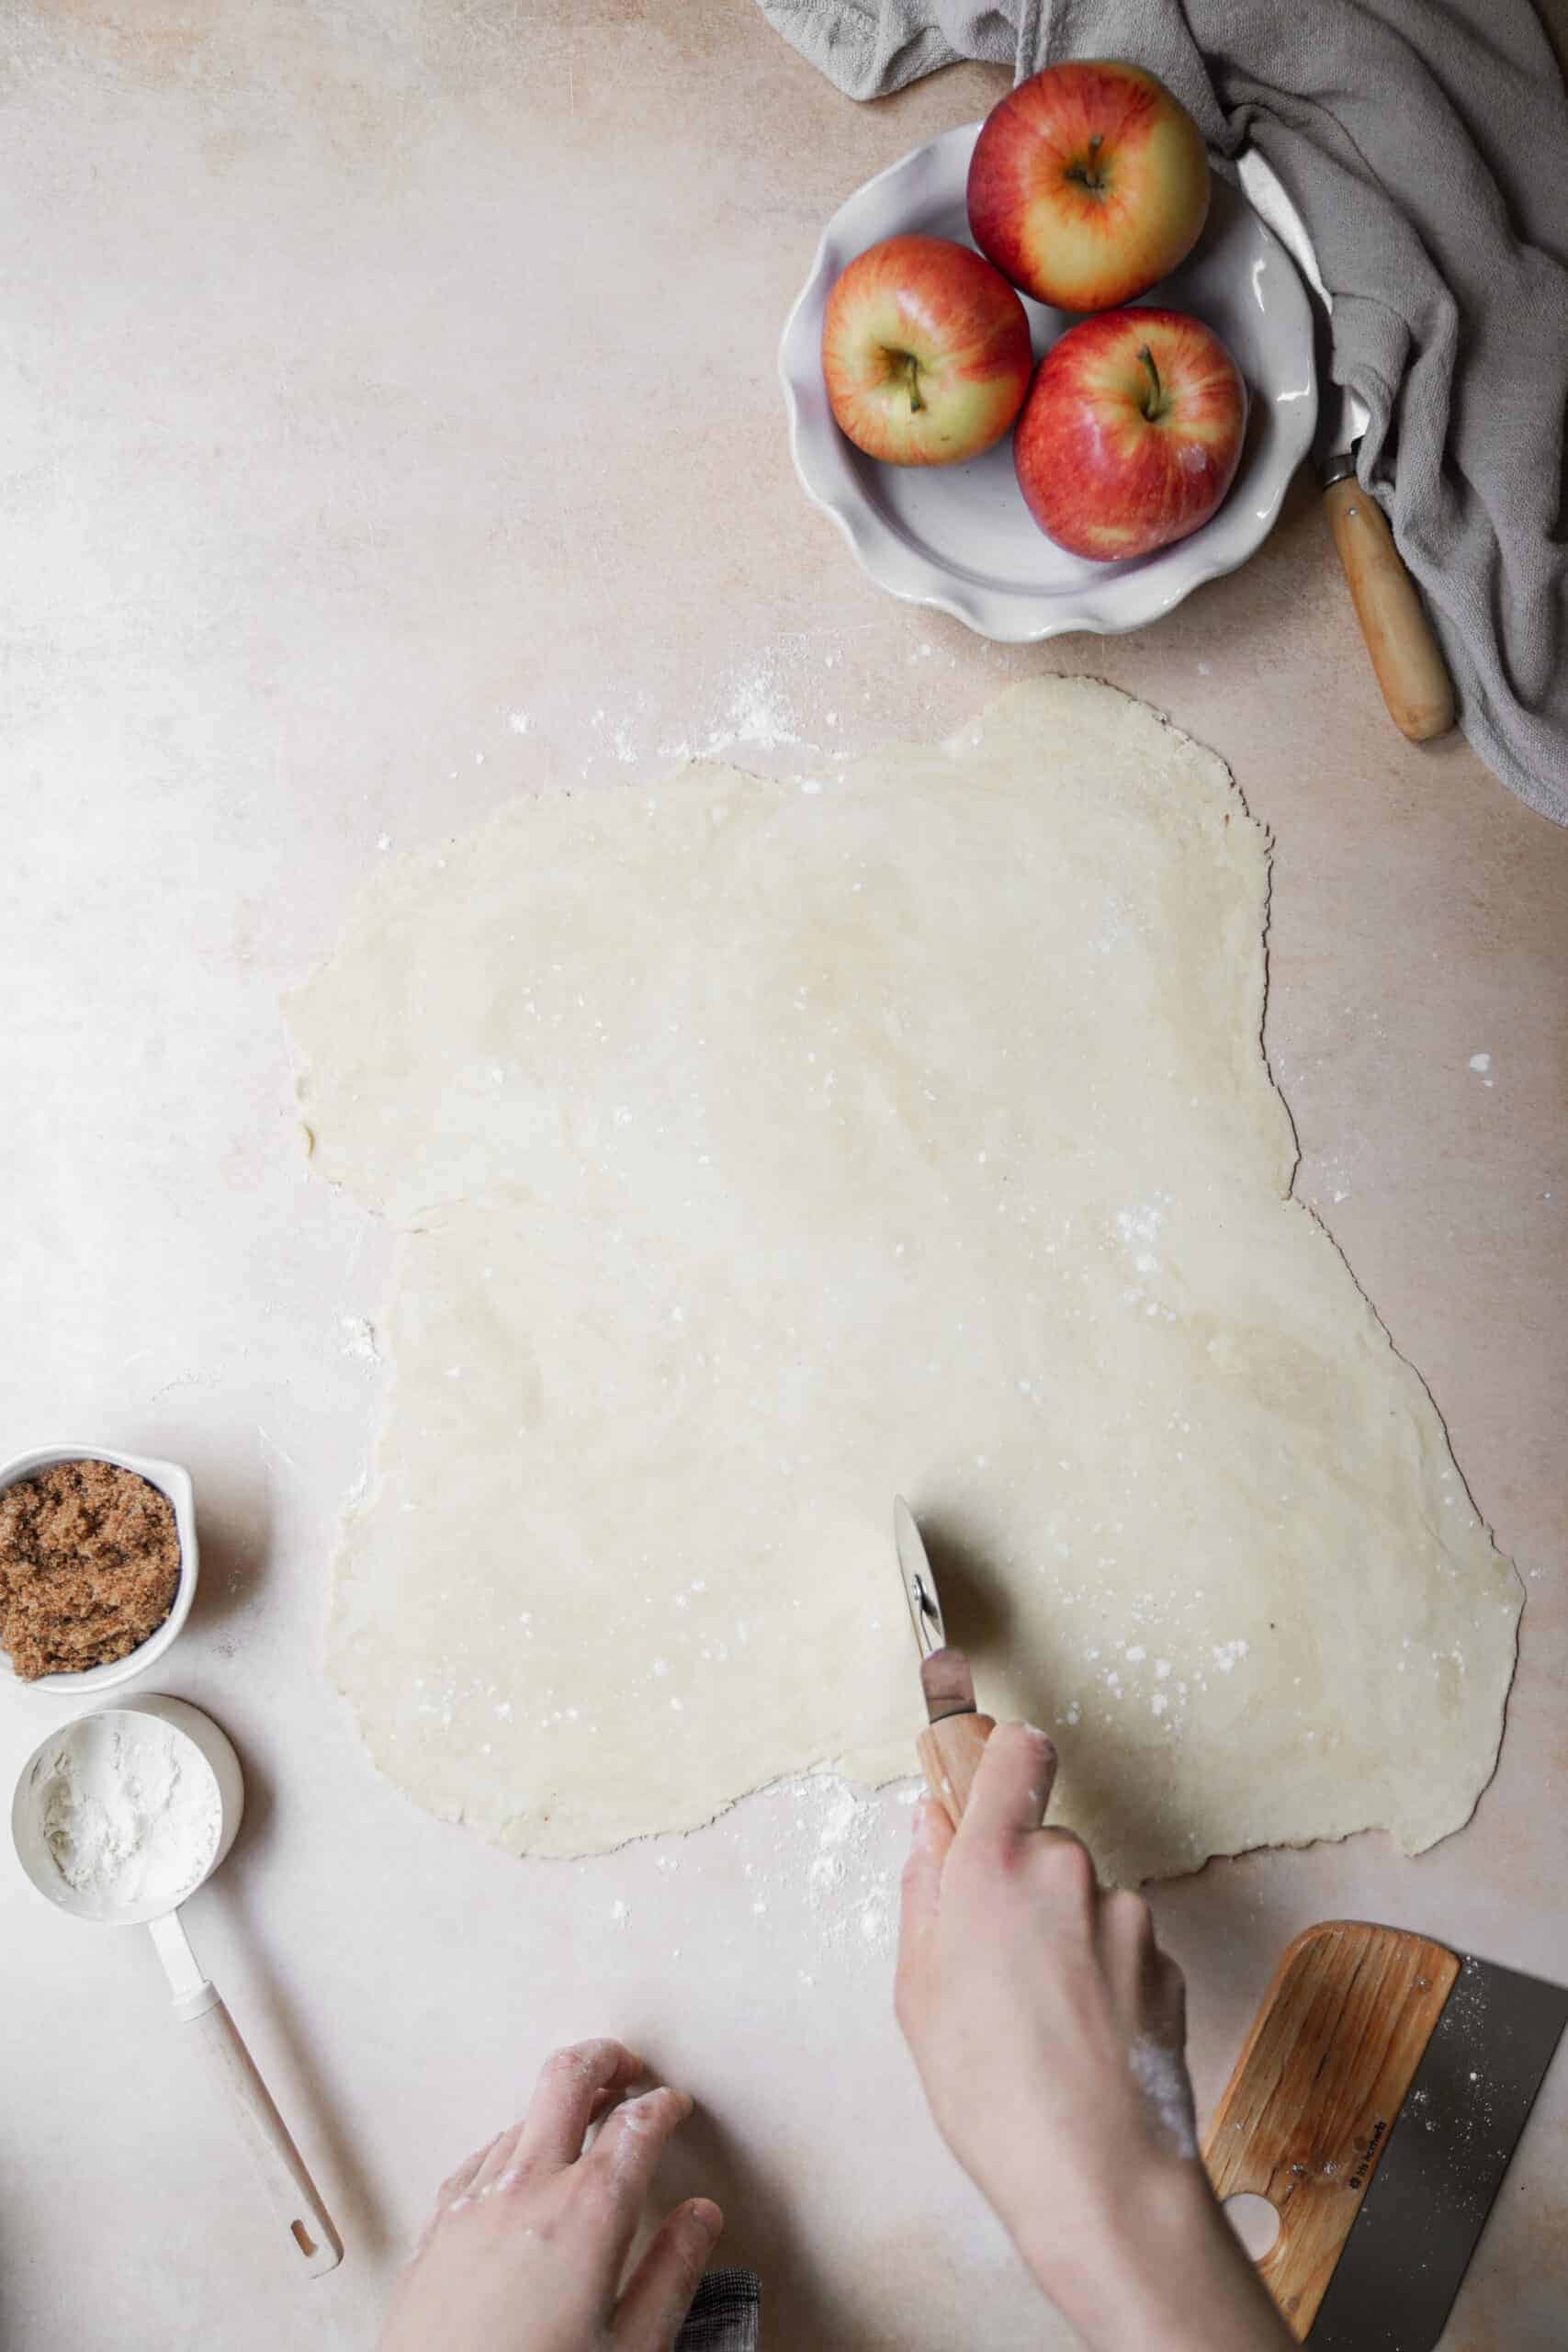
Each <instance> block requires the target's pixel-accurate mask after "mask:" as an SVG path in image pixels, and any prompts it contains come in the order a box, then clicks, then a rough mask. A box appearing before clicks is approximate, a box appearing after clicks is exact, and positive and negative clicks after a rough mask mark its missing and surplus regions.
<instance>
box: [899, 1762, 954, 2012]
mask: <svg viewBox="0 0 1568 2352" xmlns="http://www.w3.org/2000/svg"><path fill="white" fill-rule="evenodd" d="M913 1830H914V1838H913V1843H912V1844H911V1846H910V1848H909V1859H908V1861H907V1862H906V1863H905V1865H904V1880H903V1884H902V1886H901V1888H900V1890H899V1898H898V1973H897V1982H896V1985H895V1992H894V2006H895V2007H896V2008H897V2012H898V2021H899V2023H900V2024H901V2025H902V2026H903V2028H904V2030H905V2031H906V2032H908V2030H909V2023H910V2019H911V2018H912V2017H914V2016H915V2015H916V2013H917V2012H918V2011H919V2009H920V2007H922V2006H923V2002H924V1987H925V1985H926V1983H927V1981H928V1979H929V1977H930V1973H931V1940H932V1937H933V1935H934V1932H935V1928H936V1919H937V1911H938V1909H939V1907H940V1905H941V1901H942V1864H943V1863H944V1862H945V1861H946V1860H947V1855H948V1849H949V1848H950V1847H951V1846H952V1844H953V1829H952V1826H951V1825H950V1823H949V1821H948V1818H947V1815H946V1814H945V1813H944V1812H943V1811H942V1807H941V1805H939V1804H936V1802H935V1801H934V1799H932V1798H931V1797H922V1798H921V1800H920V1803H919V1805H918V1806H917V1807H916V1809H915V1819H914V1824H913Z"/></svg>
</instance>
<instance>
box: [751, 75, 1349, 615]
mask: <svg viewBox="0 0 1568 2352" xmlns="http://www.w3.org/2000/svg"><path fill="white" fill-rule="evenodd" d="M979 128H980V126H979V124H978V123H977V122H970V123H964V124H962V125H961V126H960V127H959V128H958V129H957V130H947V131H943V133H942V137H941V138H940V139H933V140H932V141H931V142H930V144H929V145H928V146H925V147H917V148H916V150H915V152H914V153H913V154H912V155H906V156H905V158H904V160H903V162H902V163H899V164H891V165H890V166H889V168H888V169H887V170H886V171H885V172H882V173H879V174H878V175H877V177H876V178H875V179H874V180H868V181H867V182H866V184H865V186H864V187H863V188H858V189H857V190H856V192H855V194H854V195H853V196H852V197H851V198H850V199H849V201H848V203H846V204H842V205H840V208H839V209H838V211H837V212H835V213H834V215H833V218H832V219H831V220H829V223H828V226H827V228H826V230H825V231H824V232H823V236H822V242H821V243H820V244H819V245H818V248H817V258H816V260H815V262H814V263H813V264H812V268H811V275H810V277H808V278H807V282H806V285H805V287H804V288H803V289H802V291H801V295H800V299H799V300H798V301H797V302H796V303H795V308H794V310H793V311H791V312H790V315H789V320H788V323H787V324H786V325H785V328H784V335H783V337H782V339H781V341H780V345H779V374H780V376H781V377H782V379H783V381H784V401H785V405H786V406H787V408H788V410H789V438H790V449H791V452H792V454H793V456H794V458H795V471H796V472H797V473H798V474H799V476H800V479H801V481H802V483H803V485H804V487H805V489H806V492H807V496H808V497H809V498H811V499H813V500H814V501H815V502H816V503H817V504H818V506H820V507H822V508H823V509H824V511H825V512H826V513H828V514H829V515H831V516H832V517H833V520H834V521H835V522H836V523H837V524H838V526H839V527H840V530H841V531H842V532H843V534H844V537H846V538H847V539H848V540H849V543H850V545H851V547H852V548H853V549H854V551H855V554H856V556H857V557H858V558H859V560H860V561H861V563H862V565H863V567H864V569H865V570H866V571H868V572H869V573H870V574H871V576H872V578H873V579H874V581H876V582H878V583H879V584H880V585H881V586H882V587H884V588H886V589H887V590H888V591H889V592H890V593H891V594H893V595H895V596H901V597H903V598H905V599H906V601H907V602H908V603H910V604H915V605H932V606H934V607H935V609H936V610H937V611H938V612H943V613H951V614H952V615H953V617H954V619H955V620H961V621H964V622H966V623H967V624H968V626H969V627H970V628H972V629H976V630H977V631H978V632H979V634H980V635H981V636H982V637H990V638H996V639H999V640H1001V641H1002V642H1004V643H1008V644H1032V643H1037V642H1038V641H1039V640H1040V639H1043V638H1047V637H1060V636H1061V635H1063V634H1064V632H1065V631H1066V630H1068V629H1092V630H1094V631H1096V632H1097V633H1098V634H1100V635H1104V634H1107V633H1111V632H1114V631H1116V630H1120V629H1127V628H1142V627H1143V626H1144V624H1145V622H1146V621H1152V620H1157V619H1158V618H1159V616H1160V615H1161V614H1162V613H1168V612H1169V611H1170V609H1171V607H1172V605H1179V603H1180V602H1181V599H1182V598H1183V596H1186V595H1190V594H1191V592H1192V590H1193V589H1194V588H1196V587H1197V586H1198V585H1199V584H1200V582H1202V581H1205V580H1214V579H1217V578H1218V577H1219V575H1220V574H1221V573H1222V572H1225V571H1235V568H1236V566H1237V564H1239V563H1245V562H1246V560H1247V557H1248V556H1249V555H1251V554H1252V552H1253V550H1254V548H1258V547H1259V546H1260V545H1261V544H1262V542H1263V540H1264V539H1265V538H1266V537H1268V535H1269V530H1270V528H1271V527H1272V526H1273V522H1274V518H1275V516H1276V515H1278V514H1279V512H1280V502H1281V500H1282V499H1283V497H1284V495H1285V486H1286V484H1287V483H1288V482H1289V481H1290V479H1291V476H1292V473H1293V472H1294V471H1295V469H1296V467H1297V465H1298V464H1299V463H1300V461H1301V459H1302V458H1303V457H1304V456H1305V454H1306V451H1307V447H1308V445H1309V444H1310V442H1311V440H1312V432H1313V425H1314V421H1315V419H1316V414H1317V398H1316V391H1315V388H1314V381H1313V360H1312V315H1311V312H1310V311H1309V309H1308V306H1307V298H1306V295H1305V293H1304V292H1303V288H1302V285H1301V281H1300V280H1299V278H1298V277H1297V276H1296V273H1295V269H1294V266H1292V262H1291V260H1290V257H1289V255H1288V254H1286V252H1285V250H1284V247H1283V246H1282V245H1281V244H1280V242H1279V240H1278V239H1277V238H1276V237H1275V236H1274V235H1273V233H1272V232H1271V231H1269V229H1267V228H1266V227H1265V226H1264V224H1263V222H1262V221H1261V220H1259V219H1258V215H1257V213H1256V212H1254V211H1253V210H1252V209H1251V207H1250V206H1249V205H1248V204H1247V201H1246V199H1245V198H1243V197H1241V196H1240V195H1238V194H1237V193H1236V191H1235V189H1234V188H1232V187H1227V186H1226V185H1225V184H1224V182H1223V181H1221V180H1218V179H1216V180H1215V182H1214V186H1213V203H1212V205H1211V207H1210V212H1209V220H1208V224H1207V226H1206V227H1205V229H1204V231H1203V234H1202V236H1201V238H1200V239H1199V241H1198V243H1197V245H1196V247H1195V248H1194V250H1193V252H1192V253H1191V254H1190V255H1189V256H1188V258H1187V260H1186V261H1185V262H1184V263H1183V264H1182V266H1181V267H1180V268H1179V270H1175V271H1173V273H1172V274H1171V276H1170V277H1167V278H1164V279H1162V280H1161V282H1160V284H1159V285H1158V286H1156V287H1155V288H1152V289H1151V291H1150V292H1149V293H1148V294H1147V295H1145V297H1144V299H1145V301H1150V302H1158V303H1164V304H1168V305H1169V306H1170V307H1171V308H1172V309H1173V310H1178V311H1193V312H1194V313H1195V314H1196V315H1197V316H1198V317H1199V318H1201V319H1203V320H1206V321H1207V322H1208V324H1209V325H1210V326H1212V327H1213V329H1214V331H1215V333H1216V334H1219V335H1220V336H1221V337H1222V338H1223V339H1224V342H1225V343H1226V345H1228V346H1229V348H1230V350H1231V352H1232V354H1233V356H1235V362H1236V365H1237V367H1238V368H1240V369H1241V372H1242V375H1243V377H1244V378H1245V379H1246V381H1247V392H1248V395H1249V403H1250V405H1249V412H1248V417H1247V440H1246V443H1245V445H1244V447H1243V449H1242V458H1241V465H1240V468H1239V469H1238V470H1237V473H1236V478H1235V482H1234V483H1233V484H1232V486H1231V492H1230V495H1229V497H1228V498H1227V499H1226V500H1225V503H1224V505H1223V506H1222V507H1221V508H1220V511H1219V513H1218V514H1217V515H1215V516H1214V517H1213V521H1212V522H1209V523H1205V524H1204V526H1203V527H1202V529H1201V530H1200V531H1194V532H1193V534H1192V536H1191V537H1190V538H1187V539H1179V540H1178V541H1177V543H1176V545H1175V546H1174V547H1168V548H1160V549H1159V551H1158V552H1157V554H1155V555H1148V556H1138V557H1134V558H1133V559H1131V560H1129V561H1127V562H1125V563H1090V562H1089V561H1087V560H1085V559H1084V558H1083V557H1081V556H1074V555H1068V554H1067V553H1066V550H1065V549H1064V548H1058V547H1056V546H1055V545H1054V544H1053V543H1052V541H1051V540H1049V539H1048V538H1047V537H1045V535H1044V533H1043V531H1041V530H1039V529H1038V528H1037V527H1036V526H1035V524H1034V521H1033V519H1032V516H1031V515H1030V513H1029V510H1028V508H1027V507H1026V506H1025V504H1024V503H1023V498H1022V494H1021V492H1020V490H1019V487H1018V482H1017V479H1016V477H1015V475H1014V473H1013V464H1012V442H1011V437H1010V436H1009V437H1008V438H1007V439H1006V440H1003V441H1001V442H999V443H998V446H997V447H996V448H994V449H990V450H987V453H986V455H985V456H984V457H983V458H976V459H975V460H974V461H973V462H972V463H971V464H969V465H966V466H885V465H880V464H878V463H877V461H876V460H875V459H874V458H867V457H863V455H862V453H861V452H860V450H858V449H857V448H856V447H854V445H853V443H852V442H851V441H848V440H846V439H845V437H844V435H842V434H841V433H840V430H839V428H838V426H837V425H836V424H834V422H833V417H832V412H831V411H830V410H829V406H828V395H827V392H826V390H825V389H824V387H823V382H822V361H821V342H822V314H823V311H824V309H825V307H826V304H827V300H828V294H829V288H831V286H832V284H833V281H834V279H835V278H836V277H838V275H839V273H840V270H842V269H843V268H844V267H845V266H846V265H847V264H848V263H850V262H851V261H852V260H853V259H854V256H855V255H856V254H860V253H863V252H864V251H865V249H866V247H867V246H868V245H874V244H875V243H877V242H878V241H879V239H881V238H883V237H892V236H897V235H900V234H904V233H907V232H911V231H918V232H923V233H924V234H926V235H928V236H934V237H955V238H957V239H959V240H960V241H961V242H962V243H964V244H972V243H973V242H974V240H973V239H972V238H971V236H970V234H969V223H968V218H967V215H966V213H965V211H964V186H965V182H966V181H967V178H968V174H969V155H970V151H971V149H972V148H973V147H974V144H975V140H976V134H977V132H978V130H979ZM1024 309H1025V310H1026V311H1028V313H1029V323H1030V329H1031V332H1032V335H1033V338H1034V350H1035V355H1036V356H1037V357H1038V356H1039V355H1040V354H1041V353H1042V352H1043V351H1044V350H1045V349H1046V348H1047V347H1048V345H1051V344H1052V343H1054V342H1055V339H1056V337H1057V336H1058V335H1059V334H1061V333H1062V332H1063V330H1064V329H1065V328H1066V327H1067V326H1070V325H1071V324H1072V323H1073V321H1072V317H1071V315H1070V314H1069V313H1068V312H1067V311H1052V310H1047V309H1046V308H1045V306H1044V305H1043V303H1040V302H1031V301H1029V300H1027V299H1026V300H1025V301H1024Z"/></svg>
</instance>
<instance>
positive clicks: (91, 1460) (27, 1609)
mask: <svg viewBox="0 0 1568 2352" xmlns="http://www.w3.org/2000/svg"><path fill="white" fill-rule="evenodd" d="M114 1474H121V1475H118V1476H116V1475H114ZM137 1482H144V1483H141V1484H140V1485H139V1484H138V1483H137ZM145 1487H152V1489H153V1490H154V1495H155V1496H157V1497H162V1498H163V1501H162V1503H161V1504H160V1503H158V1502H156V1501H155V1500H154V1499H153V1498H152V1497H149V1496H148V1495H147V1494H146V1492H145ZM18 1488H20V1489H25V1490H26V1492H25V1498H24V1496H23V1495H21V1494H17V1493H15V1492H14V1490H16V1489H18ZM171 1514H172V1516H173V1522H174V1523H173V1545H177V1555H176V1556H171V1552H172V1545H171V1533H170V1527H169V1519H170V1515H171ZM196 1580H197V1544H196V1506H195V1500H194V1497H193V1494H192V1489H191V1482H190V1473H189V1471H188V1470H184V1469H182V1468H181V1466H180V1464H178V1463H177V1462H159V1461H155V1460H152V1459H151V1458H149V1457H148V1456H146V1455H143V1454H138V1453H118V1452H117V1451H116V1450H115V1449H114V1448H113V1447H111V1446H107V1445H46V1446H39V1447H35V1448H34V1449H33V1450H32V1451H31V1452H30V1453H18V1454H17V1455H16V1456H15V1457H14V1459H13V1460H11V1461H9V1462H6V1463H3V1464H0V1685H6V1684H9V1686H10V1687H11V1689H12V1690H14V1691H20V1692H22V1693H24V1694H25V1693H28V1692H34V1691H36V1692H38V1693H39V1694H40V1695H41V1696H43V1697H45V1698H50V1699H65V1698H70V1699H78V1698H88V1697H93V1696H95V1695H96V1693H97V1692H99V1691H109V1690H112V1689H113V1688H114V1687H115V1686H116V1685H117V1684H118V1683H122V1682H129V1681H130V1680H131V1679H132V1678H133V1677H134V1676H136V1675H139V1674H142V1673H145V1671H146V1669H147V1668H149V1667H150V1666H153V1665H155V1664H156V1663H157V1661H158V1660H159V1659H160V1658H161V1657H163V1656H164V1653H165V1652H166V1651H167V1650H168V1649H169V1648H170V1646H171V1645H172V1644H173V1643H174V1642H175V1641H176V1640H177V1639H178V1637H179V1633H180V1629H181V1627H182V1626H183V1625H184V1623H185V1622H186V1618H187V1617H188V1616H189V1614H190V1606H191V1602H192V1601H193V1600H195V1598H196ZM171 1585H172V1590H170V1589H169V1588H170V1587H171ZM165 1592H167V1594H168V1598H167V1600H166V1603H165V1600H164V1595H165ZM7 1640H9V1642H10V1644H11V1645H12V1646H13V1647H14V1648H15V1652H16V1656H15V1657H13V1655H12V1647H7V1646H6V1643H7ZM73 1658H80V1659H81V1660H82V1661H83V1663H81V1664H79V1665H73V1664H72V1663H71V1661H72V1659H73Z"/></svg>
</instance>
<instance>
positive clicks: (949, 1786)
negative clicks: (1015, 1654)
mask: <svg viewBox="0 0 1568 2352" xmlns="http://www.w3.org/2000/svg"><path fill="white" fill-rule="evenodd" d="M893 1541H894V1544H895V1545H896V1546H897V1553H898V1573H899V1575H900V1577H902V1578H903V1581H904V1598H905V1600H907V1601H908V1604H909V1622H910V1623H911V1624H912V1625H913V1627H914V1629H915V1644H916V1647H917V1648H918V1649H919V1653H920V1689H921V1691H923V1692H924V1694H925V1702H926V1728H925V1730H924V1731H923V1732H922V1733H921V1734H920V1736H919V1739H918V1740H917V1741H916V1743H915V1746H916V1748H917V1750H918V1751H919V1758H920V1766H921V1770H923V1771H924V1773H925V1776H926V1786H927V1787H928V1788H929V1789H930V1791H931V1794H932V1796H933V1797H935V1799H936V1801H937V1803H938V1804H940V1805H941V1807H942V1811H943V1812H944V1813H945V1814H946V1815H947V1817H948V1819H949V1821H951V1822H952V1824H953V1827H954V1829H956V1828H957V1826H958V1825H959V1823H960V1822H961V1821H962V1820H963V1818H964V1806H965V1805H966V1804H968V1802H969V1792H970V1790H971V1789H972V1788H973V1786H974V1784H975V1775H976V1772H977V1771H978V1770H979V1768H980V1758H981V1757H982V1756H983V1755H984V1754H985V1752H986V1742H987V1740H988V1739H989V1737H990V1736H991V1734H992V1733H993V1732H994V1731H995V1729H996V1727H997V1726H996V1721H995V1718H994V1717H992V1716H990V1715H983V1714H981V1713H980V1712H979V1710H978V1708H977V1707H976V1702H975V1678H974V1676H973V1675H972V1674H971V1673H970V1671H969V1661H968V1659H967V1658H966V1657H964V1653H963V1651H962V1650H955V1649H953V1648H952V1647H951V1646H950V1645H949V1643H948V1639H947V1632H946V1628H945V1627H944V1626H943V1624H942V1603H941V1601H940V1600H938V1599H937V1590H936V1579H935V1577H933V1576H932V1574H931V1562H930V1560H929V1559H928V1558H927V1556H926V1547H925V1542H924V1539H923V1538H922V1536H921V1534H920V1531H919V1527H918V1526H917V1525H916V1523H915V1514H914V1512H913V1511H912V1510H910V1509H909V1506H908V1503H907V1502H906V1501H905V1500H904V1498H903V1496H902V1495H897V1496H896V1497H895V1498H894V1502H893Z"/></svg>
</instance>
